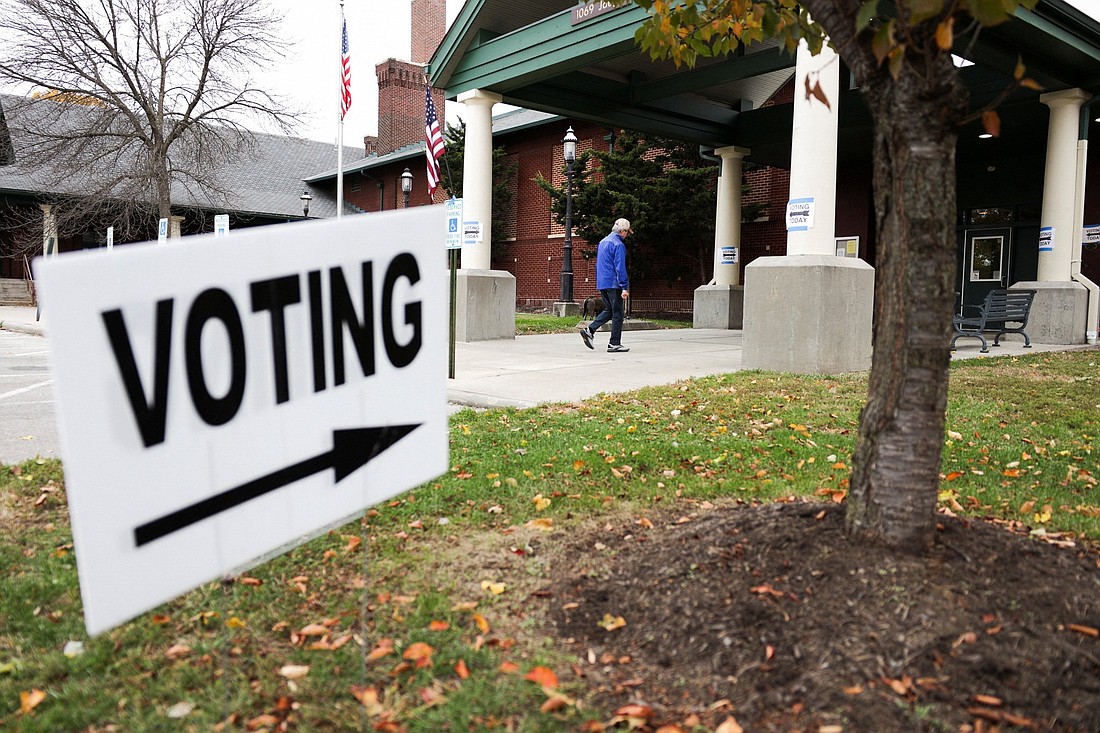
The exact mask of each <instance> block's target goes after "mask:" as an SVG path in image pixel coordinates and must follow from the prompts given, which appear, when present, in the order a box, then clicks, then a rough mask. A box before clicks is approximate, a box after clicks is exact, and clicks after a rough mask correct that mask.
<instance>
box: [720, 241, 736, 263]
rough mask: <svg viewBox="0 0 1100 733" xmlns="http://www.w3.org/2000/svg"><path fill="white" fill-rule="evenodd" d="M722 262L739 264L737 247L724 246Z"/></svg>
mask: <svg viewBox="0 0 1100 733" xmlns="http://www.w3.org/2000/svg"><path fill="white" fill-rule="evenodd" d="M722 264H723V265H736V264H737V248H736V247H727V246H723V247H722Z"/></svg>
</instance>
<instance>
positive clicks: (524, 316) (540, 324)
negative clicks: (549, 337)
mask: <svg viewBox="0 0 1100 733" xmlns="http://www.w3.org/2000/svg"><path fill="white" fill-rule="evenodd" d="M588 320H591V319H588ZM645 320H646V321H647V322H649V323H652V324H654V325H656V326H657V327H658V328H690V327H691V322H690V321H675V320H671V319H668V318H646V319H645ZM583 322H584V323H587V322H588V321H587V320H585V321H583ZM581 323H582V319H581V318H580V317H579V316H567V317H565V318H559V317H558V316H555V315H553V314H550V313H517V314H516V334H517V335H519V336H524V335H530V334H538V333H569V332H570V331H576V330H577V326H579V325H580V324H581Z"/></svg>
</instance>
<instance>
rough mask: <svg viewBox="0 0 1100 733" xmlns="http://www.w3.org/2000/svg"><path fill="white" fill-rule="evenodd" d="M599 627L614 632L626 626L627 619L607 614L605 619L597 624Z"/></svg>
mask: <svg viewBox="0 0 1100 733" xmlns="http://www.w3.org/2000/svg"><path fill="white" fill-rule="evenodd" d="M597 625H599V626H600V628H602V629H605V630H607V631H614V630H615V629H621V628H622V627H624V626H626V619H625V618H623V617H622V616H612V615H611V614H610V613H605V614H604V615H603V618H602V619H600V620H599V621H598V622H597Z"/></svg>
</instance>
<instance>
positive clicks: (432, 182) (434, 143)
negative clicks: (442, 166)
mask: <svg viewBox="0 0 1100 733" xmlns="http://www.w3.org/2000/svg"><path fill="white" fill-rule="evenodd" d="M424 139H425V141H426V142H427V143H428V147H427V150H425V155H426V156H427V158H428V195H429V196H431V195H432V194H434V193H435V189H436V188H438V187H439V159H440V158H441V157H442V156H443V150H444V147H443V130H442V128H440V126H439V117H438V115H436V113H435V102H433V101H432V87H431V85H430V84H428V85H426V86H425V87H424Z"/></svg>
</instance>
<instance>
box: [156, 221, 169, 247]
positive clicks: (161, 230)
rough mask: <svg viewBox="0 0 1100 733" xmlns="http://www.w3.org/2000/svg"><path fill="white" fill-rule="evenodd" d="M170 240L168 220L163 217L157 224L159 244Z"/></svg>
mask: <svg viewBox="0 0 1100 733" xmlns="http://www.w3.org/2000/svg"><path fill="white" fill-rule="evenodd" d="M167 241H168V220H167V219H161V220H160V222H159V223H158V224H157V244H164V243H165V242H167Z"/></svg>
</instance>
